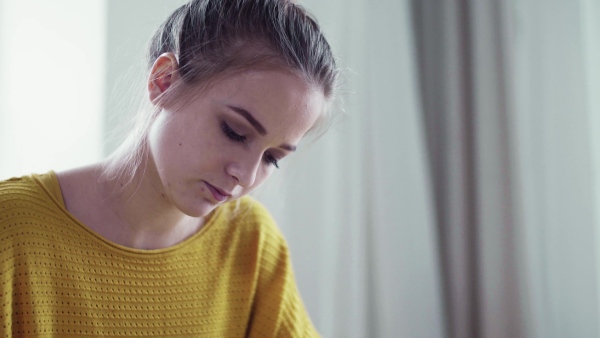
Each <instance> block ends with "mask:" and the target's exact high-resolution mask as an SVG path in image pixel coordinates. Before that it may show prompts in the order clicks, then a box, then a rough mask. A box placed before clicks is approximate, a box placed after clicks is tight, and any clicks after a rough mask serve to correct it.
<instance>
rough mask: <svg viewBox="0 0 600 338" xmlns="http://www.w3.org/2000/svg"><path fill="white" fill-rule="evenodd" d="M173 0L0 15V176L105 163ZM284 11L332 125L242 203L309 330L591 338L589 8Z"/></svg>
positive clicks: (123, 0) (421, 6)
mask: <svg viewBox="0 0 600 338" xmlns="http://www.w3.org/2000/svg"><path fill="white" fill-rule="evenodd" d="M184 2H185V1H182V0H86V1H80V0H54V1H47V0H29V1H21V0H0V178H1V179H6V178H8V177H11V176H21V175H23V174H29V173H31V172H38V173H42V172H46V171H48V170H50V169H54V170H62V169H66V168H71V167H75V166H79V165H84V164H87V163H91V162H94V161H98V160H100V159H101V158H103V157H104V156H106V155H108V154H110V153H111V152H112V151H113V150H114V149H115V148H116V146H117V145H118V144H119V141H120V139H121V137H122V135H123V133H124V132H125V131H126V128H127V127H126V126H127V123H126V122H127V121H129V119H130V116H131V115H132V113H133V112H134V111H135V110H136V109H137V107H138V106H139V102H141V101H142V100H143V98H144V92H143V89H144V83H143V82H144V75H143V70H144V61H143V55H144V51H145V46H146V43H147V41H148V40H149V38H150V36H151V34H152V32H153V31H154V30H155V29H156V28H157V27H158V26H159V24H160V23H161V22H162V21H163V20H164V19H165V18H166V17H167V15H168V14H169V13H170V12H171V11H172V10H174V9H175V8H176V7H178V6H179V5H181V4H182V3H184ZM301 3H302V4H303V5H304V6H305V7H307V8H308V9H309V10H310V11H311V12H312V13H314V14H315V16H316V17H317V18H318V20H319V22H320V23H321V25H322V27H323V29H324V31H325V34H326V36H327V37H328V39H329V41H330V43H331V44H332V46H333V48H334V50H335V51H336V53H337V55H338V56H339V58H340V64H341V66H342V68H343V69H344V81H343V85H342V88H341V91H340V102H341V104H340V106H343V109H344V110H345V113H344V114H343V115H344V116H343V117H342V118H341V119H339V120H338V122H337V123H336V124H335V125H334V126H333V127H332V128H331V130H330V131H329V133H328V134H326V135H325V136H324V137H322V138H320V139H319V140H318V141H316V142H311V143H310V144H306V145H305V147H304V148H303V149H302V151H300V152H299V154H297V155H294V156H293V158H292V159H290V160H286V161H284V162H285V169H283V170H281V171H279V172H277V173H276V174H275V175H274V177H272V179H271V180H270V182H268V184H267V185H266V186H264V188H262V189H260V191H258V192H257V193H256V194H255V195H256V196H257V198H259V199H260V200H262V201H263V202H264V203H265V204H266V205H267V206H268V207H269V209H270V210H271V212H272V213H273V215H274V217H275V219H276V220H277V221H278V223H279V225H280V227H281V228H282V230H283V232H284V233H285V235H286V238H287V239H288V242H289V244H290V247H291V251H292V258H293V262H294V267H295V272H296V277H297V281H298V285H299V289H300V292H301V293H302V296H303V299H304V302H305V304H306V307H307V308H308V311H309V312H310V315H311V317H312V319H313V321H314V323H315V325H316V327H317V328H318V330H319V331H320V332H321V334H322V335H323V336H324V337H374V338H378V337H386V338H392V337H424V338H430V337H446V338H479V337H485V338H494V337H498V338H500V337H511V338H513V337H532V338H533V337H536V338H538V337H539V338H555V337H556V338H564V337H582V338H593V337H600V1H599V0H546V1H540V0H518V1H517V0H503V1H501V0H495V1H494V0H481V1H479V0H445V1H434V0H413V1H411V0H326V1H323V0H303V1H301ZM336 109H340V108H336Z"/></svg>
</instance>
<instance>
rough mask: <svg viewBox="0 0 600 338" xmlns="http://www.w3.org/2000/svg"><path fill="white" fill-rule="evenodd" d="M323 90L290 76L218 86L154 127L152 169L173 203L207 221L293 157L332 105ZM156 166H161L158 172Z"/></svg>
mask: <svg viewBox="0 0 600 338" xmlns="http://www.w3.org/2000/svg"><path fill="white" fill-rule="evenodd" d="M324 102H325V98H324V96H323V94H322V92H321V91H319V90H318V89H316V88H315V87H314V86H311V85H309V84H308V83H307V82H306V81H304V80H302V79H300V78H298V77H296V76H294V75H291V74H289V73H286V72H282V71H275V70H271V71H251V72H245V73H242V74H237V75H232V76H229V77H227V78H225V79H223V80H220V81H217V82H215V83H214V84H211V85H210V86H209V87H207V88H205V89H203V90H202V91H200V92H199V93H196V94H195V97H194V98H192V99H191V100H190V101H189V102H188V103H186V104H184V105H183V107H179V108H177V109H174V108H169V107H163V109H162V111H161V112H160V113H159V114H158V116H157V118H156V120H155V121H154V122H153V124H152V126H151V129H150V132H149V135H148V144H149V149H150V156H149V161H150V163H149V164H150V166H149V168H151V169H155V170H156V171H155V172H154V171H153V172H147V174H150V175H151V176H150V177H152V180H153V182H152V183H153V184H154V186H155V188H156V190H157V192H159V193H160V196H161V198H164V199H165V202H167V203H171V204H172V205H174V206H175V207H176V208H178V209H179V210H180V211H181V212H183V213H185V214H187V215H189V216H193V217H202V216H204V215H206V214H208V213H209V212H210V211H211V210H213V209H214V208H215V207H216V206H217V205H219V204H221V203H224V202H226V201H231V200H234V199H236V198H239V197H241V196H243V195H245V194H247V193H249V192H250V191H252V190H253V189H254V188H256V187H257V186H259V185H260V184H261V183H262V182H263V181H264V180H265V179H266V178H267V177H268V176H269V175H270V174H271V173H272V172H273V170H277V166H278V165H279V163H278V162H279V161H280V160H282V159H283V158H284V157H286V156H288V155H290V154H292V153H293V152H294V149H295V147H296V146H297V144H298V142H299V141H300V139H301V138H302V137H303V136H304V134H305V133H306V132H307V131H308V130H309V129H310V128H311V127H312V126H313V124H314V123H315V121H316V120H317V118H318V116H319V115H320V114H321V113H322V110H323V108H324ZM153 167H154V168H153Z"/></svg>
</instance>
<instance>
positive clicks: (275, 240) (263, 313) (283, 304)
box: [247, 211, 320, 338]
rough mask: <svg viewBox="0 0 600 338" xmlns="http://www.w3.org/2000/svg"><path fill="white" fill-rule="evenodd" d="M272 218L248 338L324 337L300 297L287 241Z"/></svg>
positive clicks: (264, 234)
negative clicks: (317, 329) (315, 326)
mask: <svg viewBox="0 0 600 338" xmlns="http://www.w3.org/2000/svg"><path fill="white" fill-rule="evenodd" d="M265 212H266V211H265ZM264 221H265V220H264V219H263V222H264ZM268 221H269V222H270V223H271V224H269V225H270V226H269V225H268V226H267V227H266V228H267V230H266V231H264V232H263V235H262V236H261V237H262V240H261V242H262V243H261V245H260V246H261V250H260V254H259V255H260V258H259V265H260V267H259V276H258V283H257V288H256V295H255V299H254V304H253V308H252V314H251V318H250V323H249V326H248V334H247V337H250V338H259V337H261V338H262V337H293V338H297V337H298V338H300V337H302V338H304V337H320V336H319V334H318V333H317V331H316V329H315V328H314V326H313V324H312V322H311V320H310V318H309V316H308V313H307V312H306V309H305V307H304V304H303V303H302V299H301V298H300V294H299V292H298V288H297V286H296V281H295V278H294V273H293V269H292V263H291V259H290V254H289V249H288V246H287V243H286V241H285V239H284V238H283V235H282V234H281V232H280V231H279V230H278V229H277V227H276V225H275V223H274V221H273V220H272V218H270V215H269V217H268Z"/></svg>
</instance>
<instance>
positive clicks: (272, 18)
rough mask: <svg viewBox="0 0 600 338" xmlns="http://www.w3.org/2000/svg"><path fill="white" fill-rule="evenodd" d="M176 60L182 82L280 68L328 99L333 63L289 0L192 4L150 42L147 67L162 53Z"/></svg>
mask: <svg viewBox="0 0 600 338" xmlns="http://www.w3.org/2000/svg"><path fill="white" fill-rule="evenodd" d="M167 52H171V53H174V54H175V55H177V56H178V59H179V60H178V61H179V72H180V76H181V78H182V79H183V80H184V82H185V83H186V84H192V85H194V84H197V83H201V82H203V81H206V80H209V79H211V78H213V77H214V76H215V75H219V74H222V73H227V72H231V71H239V70H242V69H247V68H252V67H257V66H267V67H269V66H276V65H279V66H283V67H285V68H287V69H289V70H292V71H294V72H295V73H297V74H298V75H299V76H302V77H304V78H305V79H306V80H307V81H309V82H310V83H311V84H313V85H317V86H319V87H320V88H321V89H322V90H323V93H324V94H325V96H326V97H328V98H329V97H330V96H331V95H332V91H333V88H334V85H335V80H336V77H337V68H336V64H335V59H334V57H333V54H332V52H331V49H330V47H329V44H328V43H327V40H325V37H324V36H323V34H322V32H321V30H320V28H319V25H318V24H317V23H316V21H315V20H314V19H313V18H311V17H310V16H309V15H308V13H307V12H306V11H305V10H304V9H303V8H302V7H301V6H299V5H298V4H296V3H294V2H292V1H290V0H193V1H190V2H189V3H187V4H185V5H183V6H181V7H180V8H178V9H177V10H175V12H173V14H171V16H170V17H169V18H168V19H167V20H166V21H165V22H164V23H163V24H162V26H161V27H160V28H159V29H158V31H157V32H156V34H155V35H154V37H153V38H152V40H151V43H150V46H149V50H148V66H149V67H152V65H153V64H154V61H155V60H156V59H157V58H158V57H159V56H160V55H161V54H163V53H167Z"/></svg>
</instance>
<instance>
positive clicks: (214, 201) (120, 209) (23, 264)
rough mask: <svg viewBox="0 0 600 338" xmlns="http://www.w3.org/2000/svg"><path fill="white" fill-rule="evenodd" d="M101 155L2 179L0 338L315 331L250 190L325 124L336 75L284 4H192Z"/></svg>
mask: <svg viewBox="0 0 600 338" xmlns="http://www.w3.org/2000/svg"><path fill="white" fill-rule="evenodd" d="M148 57H149V60H148V64H149V76H148V82H147V88H148V91H147V93H148V99H149V101H150V102H151V104H152V107H153V109H151V110H150V111H147V112H145V115H143V116H142V118H140V119H139V121H138V123H137V125H136V126H135V128H133V131H132V133H131V135H130V136H129V138H128V139H127V140H126V142H125V143H124V144H123V145H122V146H121V147H120V148H119V149H118V150H117V151H116V152H115V153H114V154H112V155H111V156H110V157H109V158H108V159H106V160H105V161H103V162H101V163H96V164H92V165H90V166H87V167H83V168H77V169H73V170H70V171H65V172H57V173H54V172H52V171H51V172H49V173H46V174H42V175H31V176H24V177H21V178H13V179H10V180H7V181H4V182H0V241H1V245H0V273H1V277H0V280H1V283H0V337H15V336H16V337H38V336H42V337H69V336H72V337H96V336H114V337H116V336H160V337H173V336H181V337H313V336H318V334H317V332H316V330H315V329H314V327H313V325H312V324H311V321H310V319H309V318H308V316H307V314H306V311H305V309H304V307H303V305H302V301H301V300H300V298H299V295H298V291H297V289H296V286H295V282H294V276H293V272H292V268H291V264H290V258H289V252H288V249H287V247H286V243H285V240H284V239H283V237H282V235H281V233H280V232H279V230H278V229H277V227H276V225H275V224H274V222H273V220H272V219H271V217H270V216H269V214H268V212H267V211H266V210H265V209H264V208H263V207H262V206H261V205H260V204H259V203H258V202H257V201H255V200H253V199H252V198H250V197H247V196H245V195H246V194H248V193H249V192H250V191H252V190H253V189H254V188H256V187H257V186H259V185H260V184H261V183H262V182H264V180H265V179H267V177H268V176H269V175H270V174H271V173H272V171H273V170H277V168H278V166H279V161H281V160H282V159H283V158H284V157H286V156H289V155H291V154H293V153H294V151H295V149H296V147H297V145H298V143H299V142H300V140H301V139H302V138H303V137H304V136H305V135H306V134H307V133H309V132H310V131H311V130H314V129H315V128H318V127H319V126H321V125H322V124H323V123H325V122H326V120H327V117H326V107H327V105H328V103H329V102H330V101H331V99H332V91H333V88H334V87H335V80H336V75H337V70H336V65H335V61H334V59H333V56H332V54H331V51H330V48H329V45H328V44H327V42H326V40H325V38H324V37H323V35H322V33H321V31H320V29H319V26H318V25H317V23H316V22H315V21H314V20H313V19H311V18H310V17H309V16H308V15H307V13H306V12H305V11H304V10H303V9H302V8H301V7H299V6H298V5H297V4H295V3H294V2H293V1H291V0H197V1H191V2H190V3H188V4H186V5H184V6H182V7H180V8H179V9H177V10H176V11H175V12H174V13H173V14H172V15H171V16H170V17H169V18H168V19H167V20H166V21H165V23H164V24H163V25H162V26H161V27H160V28H159V30H158V31H157V32H156V34H155V35H154V37H153V38H152V41H151V43H150V49H149V53H148Z"/></svg>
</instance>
